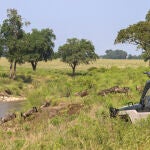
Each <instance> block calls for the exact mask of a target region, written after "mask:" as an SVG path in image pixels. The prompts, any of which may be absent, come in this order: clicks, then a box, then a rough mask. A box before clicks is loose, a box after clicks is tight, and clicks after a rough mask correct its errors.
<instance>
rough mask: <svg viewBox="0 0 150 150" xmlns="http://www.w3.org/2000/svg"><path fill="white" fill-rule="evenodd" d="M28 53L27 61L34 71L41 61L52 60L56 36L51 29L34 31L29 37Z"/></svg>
mask: <svg viewBox="0 0 150 150" xmlns="http://www.w3.org/2000/svg"><path fill="white" fill-rule="evenodd" d="M26 36H27V51H26V55H25V60H26V61H28V62H30V63H31V65H32V68H33V70H36V66H37V63H38V62H39V61H43V60H44V61H47V60H48V59H51V58H52V55H53V53H54V52H53V48H54V40H55V38H56V36H55V35H54V33H53V30H51V29H48V28H47V29H42V30H37V29H32V32H31V33H28V34H27V35H26Z"/></svg>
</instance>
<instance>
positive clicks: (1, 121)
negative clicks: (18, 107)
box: [0, 113, 16, 124]
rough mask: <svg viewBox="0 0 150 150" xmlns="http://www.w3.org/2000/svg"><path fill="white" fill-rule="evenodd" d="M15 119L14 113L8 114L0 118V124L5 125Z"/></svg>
mask: <svg viewBox="0 0 150 150" xmlns="http://www.w3.org/2000/svg"><path fill="white" fill-rule="evenodd" d="M15 118H16V114H15V113H10V114H7V115H6V116H4V117H2V118H1V119H0V123H1V124H2V123H5V122H7V121H10V120H13V119H15Z"/></svg>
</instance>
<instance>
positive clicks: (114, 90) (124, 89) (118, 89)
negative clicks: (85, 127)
mask: <svg viewBox="0 0 150 150" xmlns="http://www.w3.org/2000/svg"><path fill="white" fill-rule="evenodd" d="M129 90H130V88H129V87H119V86H113V87H111V88H108V89H104V90H101V91H100V92H98V93H97V94H98V95H101V96H106V95H107V94H110V93H114V94H115V93H125V94H127V95H128V92H129ZM136 90H137V91H138V92H139V93H141V92H142V90H143V87H142V86H136ZM88 94H89V92H88V90H83V91H80V92H78V93H75V96H80V97H84V96H87V95H88ZM49 106H50V102H48V101H46V102H45V103H44V104H43V105H41V106H40V107H39V108H37V107H32V109H30V110H28V111H26V112H24V113H21V117H23V119H24V120H25V119H26V118H28V117H29V116H31V115H32V114H34V113H37V112H38V111H39V109H40V110H41V109H43V108H45V107H49ZM16 117H17V116H16V114H15V113H9V114H7V115H5V116H4V117H2V118H0V124H3V123H5V122H8V121H10V120H13V119H15V118H16Z"/></svg>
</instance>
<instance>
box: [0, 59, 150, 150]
mask: <svg viewBox="0 0 150 150" xmlns="http://www.w3.org/2000/svg"><path fill="white" fill-rule="evenodd" d="M144 71H149V67H148V63H145V62H143V61H142V60H103V59H100V60H97V61H96V62H93V64H90V65H81V66H79V67H78V68H77V70H76V76H75V77H72V76H71V68H69V67H68V66H67V64H64V63H62V62H60V61H59V60H54V61H50V62H47V63H39V64H38V68H37V71H36V72H33V71H32V68H31V66H30V64H24V65H22V66H17V77H16V79H15V80H10V79H9V78H8V73H9V63H8V62H7V60H6V59H4V58H1V59H0V91H3V90H5V89H9V90H11V92H12V93H13V95H16V96H17V95H21V96H24V97H26V98H27V100H26V105H25V106H24V107H23V109H22V111H25V110H28V109H29V108H31V107H32V106H37V107H38V106H40V105H41V104H42V103H43V102H44V101H46V100H49V101H51V105H52V106H57V105H59V104H60V103H66V104H67V103H80V104H83V107H82V109H81V110H80V112H79V113H74V114H68V113H67V110H63V111H61V113H59V115H57V116H54V117H52V118H49V115H50V114H49V113H44V112H39V113H38V114H37V115H35V116H31V117H29V118H28V119H27V120H23V119H22V118H21V117H20V112H17V118H16V119H15V120H13V121H10V122H8V123H5V124H3V125H1V126H0V149H3V150H6V149H7V150H17V149H18V150H19V149H22V150H24V149H27V150H28V149H29V150H41V149H48V150H50V149H52V150H59V149H60V150H63V149H64V150H73V149H74V150H77V149H85V150H86V149H89V150H101V149H104V150H114V149H122V150H125V149H129V150H130V149H136V150H137V149H138V150H148V149H149V147H150V130H149V127H150V118H148V119H147V120H142V121H140V122H138V123H137V124H131V123H130V122H124V121H123V120H120V119H119V118H116V119H111V118H110V117H109V111H108V110H109V107H110V106H114V107H120V106H123V105H126V104H127V103H128V102H130V101H132V102H134V103H137V102H139V99H140V94H139V92H138V91H136V89H135V87H136V86H137V85H138V86H144V84H145V82H146V80H148V77H147V76H146V75H143V72H144ZM115 85H118V86H121V87H124V86H125V87H129V88H130V92H129V94H128V95H126V94H108V95H106V96H99V95H98V94H97V93H98V92H99V91H101V90H103V89H106V88H110V87H112V86H115ZM85 89H87V91H88V95H87V96H85V97H80V96H75V93H77V92H80V91H83V90H85Z"/></svg>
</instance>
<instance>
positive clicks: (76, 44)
mask: <svg viewBox="0 0 150 150" xmlns="http://www.w3.org/2000/svg"><path fill="white" fill-rule="evenodd" d="M94 50H95V48H94V45H93V44H92V43H91V42H90V41H87V40H85V39H81V40H79V39H76V38H72V39H68V40H67V42H66V44H64V45H63V46H60V47H59V50H58V53H59V54H60V56H61V59H62V61H63V62H66V63H68V64H69V65H70V66H71V68H72V74H73V75H74V74H75V69H76V66H78V65H79V64H82V63H83V64H89V62H90V61H93V60H96V58H97V55H96V53H95V52H94Z"/></svg>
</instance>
